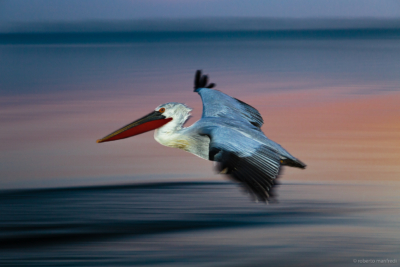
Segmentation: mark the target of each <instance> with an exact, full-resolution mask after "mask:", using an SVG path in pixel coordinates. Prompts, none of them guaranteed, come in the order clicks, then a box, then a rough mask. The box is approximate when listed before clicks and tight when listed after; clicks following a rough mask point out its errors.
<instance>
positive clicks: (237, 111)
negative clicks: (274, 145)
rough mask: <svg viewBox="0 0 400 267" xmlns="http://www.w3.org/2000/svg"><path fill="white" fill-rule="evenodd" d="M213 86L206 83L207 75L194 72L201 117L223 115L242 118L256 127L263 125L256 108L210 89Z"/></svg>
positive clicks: (237, 118)
mask: <svg viewBox="0 0 400 267" xmlns="http://www.w3.org/2000/svg"><path fill="white" fill-rule="evenodd" d="M214 86H215V84H214V83H211V84H208V76H207V75H202V74H201V71H200V70H198V71H197V72H196V75H195V80H194V91H195V92H197V93H199V95H200V96H201V99H202V101H203V115H202V117H203V118H205V117H223V118H229V119H233V120H242V121H247V122H249V123H251V124H253V125H254V126H256V127H258V128H260V127H261V126H262V125H263V123H264V120H263V118H262V117H261V115H260V113H259V112H258V110H256V109H255V108H253V107H252V106H250V105H248V104H246V103H244V102H243V101H240V100H238V99H236V98H233V97H230V96H228V95H226V94H224V93H222V92H220V91H217V90H213V89H211V88H213V87H214Z"/></svg>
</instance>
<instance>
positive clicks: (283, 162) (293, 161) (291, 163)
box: [281, 158, 307, 169]
mask: <svg viewBox="0 0 400 267" xmlns="http://www.w3.org/2000/svg"><path fill="white" fill-rule="evenodd" d="M281 165H284V166H289V167H296V168H300V169H305V168H306V166H307V165H306V164H304V163H303V162H301V161H300V160H298V159H289V158H284V159H281Z"/></svg>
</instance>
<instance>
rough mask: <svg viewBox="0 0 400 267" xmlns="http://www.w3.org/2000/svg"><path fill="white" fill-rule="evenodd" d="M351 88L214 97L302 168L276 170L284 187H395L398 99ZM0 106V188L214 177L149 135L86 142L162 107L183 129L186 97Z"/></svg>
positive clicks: (21, 100)
mask: <svg viewBox="0 0 400 267" xmlns="http://www.w3.org/2000/svg"><path fill="white" fill-rule="evenodd" d="M251 86H253V87H254V88H256V87H258V86H260V85H258V84H255V85H251ZM264 86H267V87H268V85H264ZM274 86H276V84H275V85H274ZM285 86H287V84H286V85H285ZM363 86H364V87H368V85H363ZM374 86H375V85H374ZM356 89H357V87H354V88H353V87H351V86H349V87H345V88H344V87H343V88H334V87H326V88H319V90H300V91H294V92H293V91H286V92H284V93H279V92H275V93H271V92H269V93H264V94H262V93H259V94H252V95H246V94H245V92H241V93H240V90H239V89H238V88H232V92H227V91H226V90H223V91H224V92H225V93H228V94H229V93H230V94H232V95H233V96H236V97H240V99H241V100H243V101H245V102H247V103H249V104H251V105H253V106H255V107H256V108H257V109H259V111H260V112H261V114H262V115H263V117H264V120H265V125H264V127H263V131H264V132H265V133H266V135H267V136H268V137H269V138H270V139H272V140H274V141H276V142H278V143H280V144H281V145H282V146H283V147H285V148H286V149H287V150H288V151H289V152H290V153H292V154H293V155H294V156H296V157H298V158H299V159H301V160H302V161H304V162H305V163H306V164H307V165H308V166H307V169H306V170H299V169H291V168H286V169H285V172H284V175H283V180H284V181H322V182H337V181H368V182H373V181H400V164H399V163H400V121H399V118H400V108H399V105H398V103H400V93H395V92H393V93H387V94H382V95H365V94H364V95H363V94H356V93H354V94H349V92H352V91H354V92H356V91H357V90H356ZM345 92H346V93H345ZM0 101H1V102H2V103H1V105H0V119H1V121H2V127H1V129H0V137H1V140H2V141H1V143H0V160H1V170H0V175H1V177H2V179H1V181H0V188H16V187H32V186H33V187H37V186H39V187H42V186H60V185H64V186H65V185H68V186H73V185H80V184H101V183H121V182H135V181H139V180H140V181H146V180H147V179H149V178H148V177H153V179H156V180H159V181H164V180H170V179H197V180H204V179H224V178H223V177H222V176H218V175H215V174H214V172H213V170H212V163H211V162H208V161H205V160H202V159H200V158H197V157H196V156H193V155H190V154H188V153H187V152H184V151H180V150H178V149H171V148H167V147H163V146H161V145H159V144H158V143H157V142H156V141H155V140H154V138H153V132H149V133H145V134H142V135H140V136H136V137H133V138H129V139H125V140H119V141H115V142H109V143H104V144H97V143H96V142H95V141H96V140H97V139H98V138H101V137H103V136H105V135H107V134H109V133H110V132H112V131H114V130H116V129H117V128H119V127H121V126H123V125H125V124H127V123H129V122H131V121H133V120H135V119H137V118H139V117H141V116H143V115H144V114H147V113H149V112H150V111H152V110H153V109H154V108H155V107H156V106H158V105H159V104H161V103H165V102H170V101H178V102H185V103H186V104H188V105H189V106H191V107H193V108H194V111H193V115H194V117H193V118H192V119H191V120H190V121H189V125H190V124H191V123H193V122H194V121H195V120H197V119H198V118H199V117H200V114H201V101H200V98H199V96H198V95H197V94H194V93H193V92H191V91H190V90H188V91H187V93H173V94H166V93H161V94H158V95H157V96H149V95H143V96H140V97H138V96H135V95H134V94H133V93H123V92H120V93H118V94H114V95H112V94H111V93H94V92H87V93H84V94H80V95H71V94H68V93H54V94H48V95H36V96H15V97H3V98H2V100H0Z"/></svg>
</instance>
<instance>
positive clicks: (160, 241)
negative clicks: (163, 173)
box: [0, 182, 400, 266]
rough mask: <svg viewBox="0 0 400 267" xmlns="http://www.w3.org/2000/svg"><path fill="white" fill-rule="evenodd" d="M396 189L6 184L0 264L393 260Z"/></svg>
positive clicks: (397, 238)
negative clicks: (253, 196) (264, 190)
mask: <svg viewBox="0 0 400 267" xmlns="http://www.w3.org/2000/svg"><path fill="white" fill-rule="evenodd" d="M398 192H399V187H398V186H395V187H393V186H376V185H374V186H372V185H364V186H360V185H351V184H348V185H344V184H338V185H332V184H330V185H329V184H325V185H324V184H283V185H281V186H279V203H275V204H270V205H265V204H263V203H253V202H250V201H249V199H248V198H247V197H246V196H244V195H242V194H240V192H239V190H238V188H236V186H233V185H232V184H227V183H217V182H215V183H214V182H210V183H191V182H181V183H163V184H144V185H126V186H115V187H112V186H109V187H84V188H71V189H55V190H52V189H50V190H30V191H15V192H3V193H2V194H1V195H0V213H1V215H2V216H1V219H0V246H1V252H0V263H1V266H269V265H273V266H305V265H307V266H322V265H323V266H339V265H340V266H353V265H354V263H353V260H363V259H365V260H378V259H379V260H385V259H390V260H397V264H398V263H399V260H400V259H399V244H400V232H399V231H398V229H399V226H400V224H399V219H400V218H399V217H400V210H399V209H400V206H399V200H400V198H399V195H398ZM397 264H394V265H397ZM391 265H393V264H391Z"/></svg>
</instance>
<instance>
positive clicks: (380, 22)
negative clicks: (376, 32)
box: [0, 17, 400, 34]
mask: <svg viewBox="0 0 400 267" xmlns="http://www.w3.org/2000/svg"><path fill="white" fill-rule="evenodd" d="M363 29H400V18H399V19H393V18H388V19H383V18H373V17H371V18H368V17H366V18H250V17H248V18H245V17H244V18H240V17H226V18H213V17H210V18H186V19H180V18H179V19H178V18H169V19H166V18H163V19H136V20H82V21H76V22H70V21H57V22H45V21H44V22H34V23H32V22H18V21H14V22H4V23H2V24H0V34H12V33H104V32H221V31H222V32H224V31H284V30H363Z"/></svg>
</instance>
